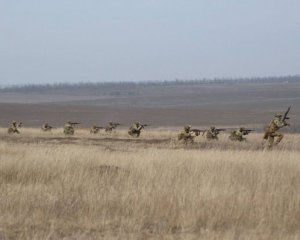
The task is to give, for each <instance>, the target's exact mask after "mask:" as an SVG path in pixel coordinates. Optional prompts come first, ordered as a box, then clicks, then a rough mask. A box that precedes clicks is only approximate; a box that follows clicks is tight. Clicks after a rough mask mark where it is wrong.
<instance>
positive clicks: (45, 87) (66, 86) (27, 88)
mask: <svg viewBox="0 0 300 240" xmlns="http://www.w3.org/2000/svg"><path fill="white" fill-rule="evenodd" d="M297 82H300V75H295V76H284V77H251V78H214V79H205V78H204V79H189V80H184V79H176V80H173V81H145V82H96V83H95V82H79V83H55V84H26V85H13V86H9V87H2V88H0V92H10V91H13V92H35V91H38V92H43V91H49V90H58V89H59V90H72V89H77V90H78V89H94V90H95V89H99V88H103V87H122V88H131V87H138V86H144V87H145V86H180V85H213V84H224V85H226V84H239V83H240V84H242V83H261V84H264V83H297Z"/></svg>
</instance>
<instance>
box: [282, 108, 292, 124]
mask: <svg viewBox="0 0 300 240" xmlns="http://www.w3.org/2000/svg"><path fill="white" fill-rule="evenodd" d="M290 110H291V106H289V108H288V109H287V110H286V112H285V113H284V115H283V118H282V121H285V120H288V119H290V118H289V117H288V116H287V115H288V114H289V112H290Z"/></svg>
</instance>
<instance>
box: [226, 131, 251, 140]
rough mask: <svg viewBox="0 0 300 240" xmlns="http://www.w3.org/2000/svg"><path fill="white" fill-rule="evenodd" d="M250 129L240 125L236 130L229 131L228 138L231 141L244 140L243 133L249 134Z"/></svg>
mask: <svg viewBox="0 0 300 240" xmlns="http://www.w3.org/2000/svg"><path fill="white" fill-rule="evenodd" d="M250 131H251V130H248V129H245V128H244V127H241V128H239V129H237V130H234V131H232V132H231V133H230V136H229V139H230V140H231V141H239V142H243V141H246V140H247V139H246V138H244V137H243V136H244V135H247V134H249V132H250Z"/></svg>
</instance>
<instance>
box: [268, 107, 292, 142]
mask: <svg viewBox="0 0 300 240" xmlns="http://www.w3.org/2000/svg"><path fill="white" fill-rule="evenodd" d="M288 111H289V110H288ZM286 115H287V114H286ZM285 119H287V117H286V116H285V117H284V118H282V115H281V114H276V115H275V118H274V119H273V120H272V121H271V122H270V124H269V126H268V128H267V129H266V132H265V135H264V137H263V138H264V140H268V148H272V147H273V144H274V139H275V137H276V138H277V139H276V141H275V145H278V144H279V143H280V142H281V140H282V139H283V134H282V133H279V132H277V131H278V130H279V129H280V128H282V127H285V126H290V124H289V123H287V122H286V121H285Z"/></svg>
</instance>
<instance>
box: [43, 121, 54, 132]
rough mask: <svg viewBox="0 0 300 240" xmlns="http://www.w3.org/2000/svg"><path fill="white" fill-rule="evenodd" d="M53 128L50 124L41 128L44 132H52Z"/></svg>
mask: <svg viewBox="0 0 300 240" xmlns="http://www.w3.org/2000/svg"><path fill="white" fill-rule="evenodd" d="M52 128H53V127H52V126H50V125H49V124H48V123H45V124H43V126H42V127H41V129H42V131H44V132H51V130H52Z"/></svg>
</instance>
